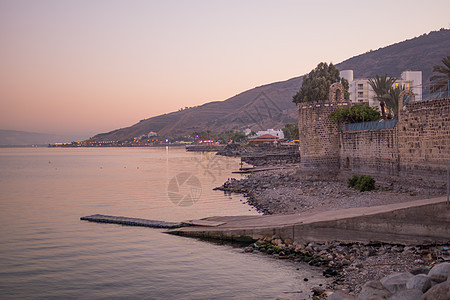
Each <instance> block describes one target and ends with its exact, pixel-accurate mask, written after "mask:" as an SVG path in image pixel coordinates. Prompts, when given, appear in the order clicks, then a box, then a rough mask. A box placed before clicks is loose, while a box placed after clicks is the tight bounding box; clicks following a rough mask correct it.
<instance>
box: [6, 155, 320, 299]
mask: <svg viewBox="0 0 450 300" xmlns="http://www.w3.org/2000/svg"><path fill="white" fill-rule="evenodd" d="M239 163H240V160H239V159H236V158H226V157H221V156H217V155H215V153H200V152H186V150H185V149H184V148H181V147H158V148H156V147H154V148H101V147H99V148H0V299H310V294H311V293H310V289H311V287H312V286H314V285H317V284H319V283H320V282H321V278H320V274H319V271H318V270H316V269H313V268H312V267H309V266H307V265H304V264H300V263H294V262H292V261H286V260H278V259H273V258H271V257H269V256H266V255H262V254H255V253H246V252H244V249H243V248H242V247H238V246H236V245H230V244H218V243H212V242H207V241H203V240H198V239H193V238H187V237H180V236H174V235H169V234H166V231H167V229H155V228H146V227H133V226H123V225H116V224H103V223H92V222H88V221H82V220H80V217H82V216H88V215H93V214H105V215H113V216H126V217H137V218H146V219H152V220H162V221H183V220H190V219H199V218H204V217H208V216H225V215H257V214H259V213H258V212H257V211H255V209H253V208H252V207H251V206H249V205H248V204H246V201H245V198H243V196H242V195H239V194H231V195H230V194H226V193H224V192H222V191H213V188H214V187H216V186H220V185H221V184H223V183H224V182H225V181H226V180H227V179H228V178H236V179H239V178H241V177H240V175H239V174H234V173H232V171H236V170H238V169H239Z"/></svg>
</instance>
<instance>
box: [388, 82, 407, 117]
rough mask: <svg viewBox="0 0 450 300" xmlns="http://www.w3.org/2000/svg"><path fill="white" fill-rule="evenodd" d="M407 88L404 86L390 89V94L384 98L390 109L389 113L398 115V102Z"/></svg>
mask: <svg viewBox="0 0 450 300" xmlns="http://www.w3.org/2000/svg"><path fill="white" fill-rule="evenodd" d="M404 90H405V88H404V87H403V86H402V85H399V86H397V87H395V88H394V87H391V88H390V89H389V92H388V94H387V95H386V96H385V97H384V102H385V103H386V107H387V108H388V109H389V113H392V115H394V116H396V115H397V114H398V100H399V98H400V97H399V96H400V93H401V92H403V91H404Z"/></svg>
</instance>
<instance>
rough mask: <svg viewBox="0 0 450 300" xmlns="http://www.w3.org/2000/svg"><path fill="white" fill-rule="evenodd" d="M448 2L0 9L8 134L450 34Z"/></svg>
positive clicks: (197, 99) (85, 125)
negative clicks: (435, 33) (424, 36)
mask: <svg viewBox="0 0 450 300" xmlns="http://www.w3.org/2000/svg"><path fill="white" fill-rule="evenodd" d="M449 11H450V2H449V1H448V0H430V1H414V0H410V1H392V0H390V1H384V0H380V1H361V0H359V1H356V0H355V1H345V0H343V1H321V0H316V1H303V0H301V1H300V0H299V1H261V0H258V1H245V0H239V1H234V0H231V1H230V0H227V1H214V0H205V1H197V0H190V1H150V0H146V1H138V0H131V1H125V0H123V1H115V0H76V1H66V0H52V1H48V0H0V43H1V44H0V45H1V46H0V104H1V109H0V129H13V130H23V131H33V132H47V133H57V134H82V135H86V137H89V136H91V135H93V134H96V133H100V132H105V131H110V130H113V129H116V128H120V127H126V126H129V125H132V124H134V123H136V122H138V121H139V120H141V119H144V118H149V117H152V116H156V115H159V114H162V113H167V112H171V111H175V110H178V109H179V108H181V107H185V106H196V105H200V104H203V103H206V102H210V101H213V100H225V99H227V98H229V97H231V96H234V95H235V94H238V93H240V92H243V91H245V90H248V89H251V88H254V87H256V86H259V85H263V84H268V83H271V82H275V81H282V80H287V79H289V78H292V77H295V76H299V75H303V74H305V73H307V72H309V71H310V70H311V69H312V68H314V67H315V66H316V65H317V64H318V63H319V62H321V61H327V62H330V61H331V62H333V63H339V62H341V61H343V60H345V59H348V58H350V57H352V56H355V55H358V54H361V53H364V52H366V51H369V50H371V49H373V50H376V49H378V48H380V47H384V46H387V45H390V44H392V43H396V42H400V41H403V40H405V39H410V38H414V37H416V36H419V35H422V34H423V33H428V32H430V31H432V30H439V29H440V28H449V27H450V17H449V14H448V12H449Z"/></svg>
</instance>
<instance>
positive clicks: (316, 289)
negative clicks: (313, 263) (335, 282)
mask: <svg viewBox="0 0 450 300" xmlns="http://www.w3.org/2000/svg"><path fill="white" fill-rule="evenodd" d="M311 291H312V292H313V294H314V296H319V295H322V294H323V293H324V292H325V289H324V288H323V287H321V286H315V287H313V288H312V289H311Z"/></svg>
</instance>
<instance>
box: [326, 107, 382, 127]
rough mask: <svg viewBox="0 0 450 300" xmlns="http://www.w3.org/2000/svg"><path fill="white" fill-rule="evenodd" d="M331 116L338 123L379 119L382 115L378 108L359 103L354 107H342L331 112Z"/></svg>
mask: <svg viewBox="0 0 450 300" xmlns="http://www.w3.org/2000/svg"><path fill="white" fill-rule="evenodd" d="M329 117H330V118H331V119H332V120H333V121H335V122H336V123H345V124H347V123H360V122H371V121H378V120H379V119H380V118H381V115H380V112H379V111H378V110H377V109H376V108H373V107H370V106H368V105H365V104H359V103H358V104H355V105H353V106H352V107H340V108H338V109H337V110H335V111H333V112H332V113H330V114H329Z"/></svg>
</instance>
